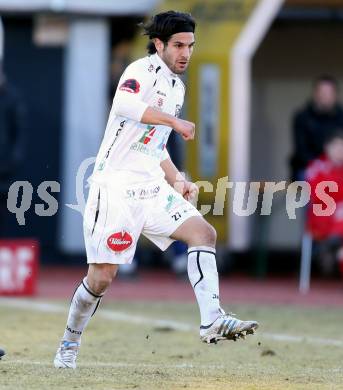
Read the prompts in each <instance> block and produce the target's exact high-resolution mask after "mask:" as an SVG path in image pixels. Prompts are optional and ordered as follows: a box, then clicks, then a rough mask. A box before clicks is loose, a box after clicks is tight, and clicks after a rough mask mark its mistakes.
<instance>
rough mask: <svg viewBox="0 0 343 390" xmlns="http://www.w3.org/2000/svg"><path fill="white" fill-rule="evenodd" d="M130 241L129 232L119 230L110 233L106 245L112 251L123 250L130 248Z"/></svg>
mask: <svg viewBox="0 0 343 390" xmlns="http://www.w3.org/2000/svg"><path fill="white" fill-rule="evenodd" d="M132 241H133V240H132V237H131V235H130V233H128V232H127V231H125V230H123V231H121V232H117V233H113V234H111V235H110V236H109V237H108V239H107V246H108V247H109V249H111V250H112V251H113V252H123V251H125V250H126V249H128V248H130V246H131V245H132Z"/></svg>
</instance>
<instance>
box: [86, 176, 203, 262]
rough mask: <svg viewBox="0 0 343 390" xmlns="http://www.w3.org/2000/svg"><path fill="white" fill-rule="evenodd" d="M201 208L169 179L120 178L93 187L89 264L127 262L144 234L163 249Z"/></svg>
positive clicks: (89, 209)
mask: <svg viewBox="0 0 343 390" xmlns="http://www.w3.org/2000/svg"><path fill="white" fill-rule="evenodd" d="M193 216H201V214H200V213H199V211H198V210H197V209H196V208H195V207H194V206H193V205H192V204H191V203H189V202H188V201H186V200H185V199H184V198H183V197H182V196H181V195H180V194H179V193H178V192H177V191H175V190H174V188H172V187H171V186H170V185H169V184H168V183H167V182H166V180H165V179H159V180H158V181H154V182H148V183H147V184H144V183H143V184H142V183H139V184H130V183H127V182H126V183H125V182H121V181H118V182H116V183H115V184H114V185H109V184H98V183H95V182H93V183H92V184H91V186H90V190H89V195H88V200H87V204H86V209H85V214H84V223H83V227H84V237H85V245H86V252H87V261H88V263H110V264H127V263H130V262H131V261H132V259H133V257H134V254H135V250H136V246H137V241H138V239H139V236H140V235H141V234H143V235H144V236H146V237H147V238H148V239H149V240H150V241H152V242H153V243H154V244H155V245H157V246H158V247H159V248H160V249H161V250H163V251H164V250H166V249H167V248H168V247H169V245H170V244H171V243H172V242H173V241H174V240H172V239H171V238H169V237H170V235H172V233H173V232H174V231H175V230H176V229H177V228H178V227H179V226H180V225H181V224H182V223H183V222H185V221H186V220H187V219H188V218H190V217H193Z"/></svg>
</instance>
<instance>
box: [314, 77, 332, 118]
mask: <svg viewBox="0 0 343 390" xmlns="http://www.w3.org/2000/svg"><path fill="white" fill-rule="evenodd" d="M314 101H315V103H316V105H317V107H318V108H319V109H320V110H322V111H330V110H332V109H333V107H334V106H335V104H336V103H337V91H336V88H335V86H334V85H333V84H332V83H328V82H325V81H323V82H321V83H319V84H318V85H317V87H316V88H315V90H314Z"/></svg>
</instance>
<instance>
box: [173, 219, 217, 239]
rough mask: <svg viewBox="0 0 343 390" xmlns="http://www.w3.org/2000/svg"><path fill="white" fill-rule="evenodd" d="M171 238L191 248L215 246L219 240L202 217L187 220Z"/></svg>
mask: <svg viewBox="0 0 343 390" xmlns="http://www.w3.org/2000/svg"><path fill="white" fill-rule="evenodd" d="M170 237H171V238H172V239H174V240H177V241H183V242H186V243H187V244H188V245H189V246H200V245H205V246H215V244H216V240H217V234H216V231H215V229H214V228H213V226H211V225H210V224H209V223H208V222H207V221H206V220H205V219H204V218H203V217H202V216H194V217H191V218H189V219H187V220H186V221H184V222H183V223H182V224H181V225H180V226H179V227H178V228H177V229H176V230H175V231H174V232H173V233H172V234H171V236H170Z"/></svg>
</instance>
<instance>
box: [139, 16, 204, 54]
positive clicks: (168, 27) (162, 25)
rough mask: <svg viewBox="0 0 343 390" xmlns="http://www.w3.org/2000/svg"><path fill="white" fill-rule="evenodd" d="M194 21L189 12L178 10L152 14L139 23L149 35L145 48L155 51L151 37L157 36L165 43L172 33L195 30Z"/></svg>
mask: <svg viewBox="0 0 343 390" xmlns="http://www.w3.org/2000/svg"><path fill="white" fill-rule="evenodd" d="M195 25H196V24H195V21H194V19H193V18H192V16H191V14H187V13H184V12H178V11H167V12H161V13H159V14H157V15H155V16H153V17H152V18H151V19H150V20H149V21H148V22H147V23H145V24H144V23H141V24H140V26H141V27H143V29H144V33H143V34H144V35H148V36H149V39H150V41H149V43H148V45H147V50H148V53H149V54H154V53H156V47H155V44H154V42H152V39H154V38H159V39H160V40H161V41H162V42H164V44H165V45H166V44H167V43H168V41H169V39H170V37H171V36H172V35H173V34H176V33H178V32H193V33H194V31H195Z"/></svg>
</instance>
